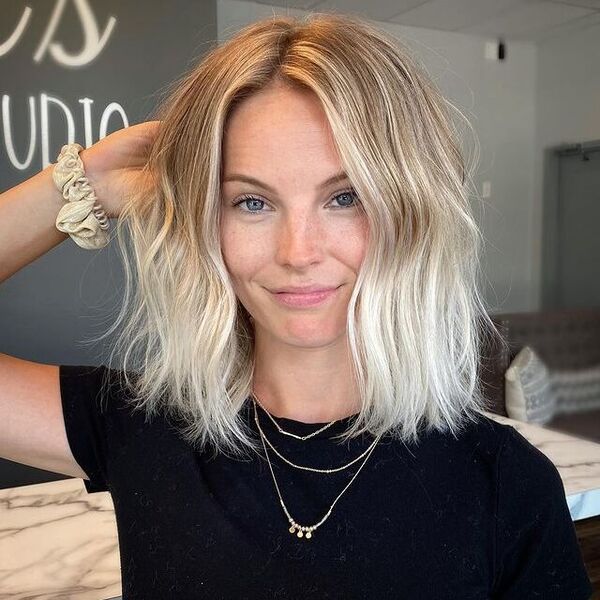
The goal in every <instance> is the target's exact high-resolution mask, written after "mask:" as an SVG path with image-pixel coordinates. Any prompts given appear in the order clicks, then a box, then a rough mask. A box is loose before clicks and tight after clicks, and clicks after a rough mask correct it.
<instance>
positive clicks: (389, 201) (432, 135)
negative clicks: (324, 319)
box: [102, 13, 501, 456]
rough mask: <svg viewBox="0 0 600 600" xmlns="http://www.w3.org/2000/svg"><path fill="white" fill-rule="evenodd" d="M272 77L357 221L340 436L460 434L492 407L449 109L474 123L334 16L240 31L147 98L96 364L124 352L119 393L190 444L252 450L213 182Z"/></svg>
mask: <svg viewBox="0 0 600 600" xmlns="http://www.w3.org/2000/svg"><path fill="white" fill-rule="evenodd" d="M271 83H284V84H286V85H289V86H290V88H291V89H298V90H303V91H306V90H310V91H312V92H313V93H314V94H315V95H316V97H317V98H318V100H319V101H320V103H321V105H322V107H323V110H324V112H325V114H326V117H327V120H328V123H329V125H330V127H331V131H332V134H333V138H334V143H335V146H336V149H337V151H338V153H339V156H340V159H341V162H342V164H343V168H344V170H345V171H346V173H347V174H348V176H349V179H350V181H351V183H352V186H353V187H354V189H355V190H356V192H357V194H358V196H359V198H360V203H361V206H362V208H363V209H364V211H365V214H366V216H367V219H368V224H369V243H368V247H367V250H366V255H365V258H364V260H363V263H362V265H361V268H360V271H359V273H358V275H357V279H356V283H355V287H354V289H353V292H352V295H351V299H350V301H349V305H348V311H347V340H348V344H349V349H350V351H351V357H352V368H353V372H354V374H355V376H356V381H357V384H358V387H359V390H360V392H361V394H360V395H361V408H360V412H359V413H358V415H357V418H356V419H355V420H353V423H352V426H351V427H350V428H349V429H348V430H347V431H346V432H345V433H343V434H341V435H340V436H338V439H339V440H340V442H344V441H347V440H348V439H349V438H351V437H355V436H358V435H360V434H362V433H364V432H368V433H370V434H372V435H379V434H383V433H387V434H390V435H392V436H393V437H394V438H396V439H400V440H402V441H403V442H411V441H412V442H418V440H419V432H420V431H421V430H422V428H423V427H424V428H425V430H432V429H436V430H438V431H450V432H451V433H452V435H456V434H458V433H459V432H460V430H461V429H462V428H463V427H464V425H465V424H466V423H467V421H475V420H476V419H477V416H478V415H481V414H482V411H484V410H487V409H488V406H487V405H486V402H487V401H486V399H485V397H484V395H483V393H482V391H481V389H480V387H479V384H478V366H479V358H480V352H479V351H480V346H481V344H482V341H483V340H484V338H485V336H492V337H495V338H496V339H500V334H499V332H498V330H497V329H496V328H495V325H494V323H493V322H492V321H491V319H490V317H489V316H488V314H487V312H486V309H485V307H484V304H483V301H482V298H481V296H480V293H479V290H478V276H479V274H480V273H479V258H478V257H479V252H480V248H481V243H482V235H481V233H480V231H479V229H478V227H477V225H476V222H475V220H474V218H473V215H472V212H471V207H470V196H474V197H477V196H476V192H475V190H474V186H473V185H472V183H471V175H470V174H471V169H472V168H473V166H474V164H475V163H473V164H472V165H471V166H470V167H469V168H466V167H465V161H464V160H463V156H462V152H461V149H460V139H459V135H458V133H457V128H456V125H455V123H454V122H453V119H452V117H453V115H454V116H458V117H459V118H462V119H463V120H464V121H465V122H466V123H467V125H468V126H469V127H471V126H470V125H469V123H468V120H467V119H466V117H464V116H463V115H462V113H461V112H460V111H459V110H458V109H457V108H456V107H454V106H453V105H452V104H451V103H450V102H448V101H447V100H446V99H445V98H444V97H443V96H442V95H441V93H440V92H439V91H438V90H437V89H436V87H435V86H434V85H433V83H432V82H431V81H430V79H429V78H428V76H427V74H426V71H425V69H424V68H423V67H421V66H419V65H418V64H417V62H416V61H415V60H414V59H413V58H411V56H410V53H409V52H408V51H407V49H406V48H404V47H403V46H402V44H401V43H400V42H399V41H398V40H397V39H395V38H393V37H390V36H388V35H387V34H385V33H383V32H382V31H380V30H378V29H377V28H375V27H374V26H372V25H370V24H369V23H368V22H366V21H364V20H362V19H360V18H358V17H355V16H350V15H341V14H331V13H308V14H307V15H305V16H303V17H289V16H274V17H271V18H268V19H265V20H261V21H257V22H254V23H252V24H250V25H248V26H246V27H244V28H243V29H241V30H239V31H238V32H237V33H236V34H235V35H234V36H233V37H232V38H231V39H229V40H228V41H227V42H225V43H223V44H216V45H215V46H213V47H211V48H210V49H209V51H208V52H207V53H206V54H205V55H204V56H203V57H202V59H201V60H200V61H199V62H198V63H197V64H196V65H194V66H193V68H191V69H189V71H187V72H186V73H184V74H183V75H182V77H181V78H180V79H178V80H177V81H176V82H175V83H174V85H173V88H172V90H170V92H169V94H168V96H167V97H166V100H164V101H163V102H162V103H161V105H160V106H159V108H158V110H157V113H156V116H157V119H159V120H160V121H161V123H160V126H159V131H158V134H157V136H156V138H155V141H154V144H153V146H152V148H151V150H150V156H149V161H148V164H147V165H146V170H147V174H148V175H149V176H151V177H152V178H153V181H154V183H155V186H154V189H153V190H152V192H151V193H149V194H148V193H146V194H143V195H142V194H137V195H134V196H133V197H131V198H130V199H128V200H127V201H126V203H125V205H124V206H123V207H122V210H121V213H120V215H119V218H118V221H117V226H116V231H117V236H118V240H119V247H120V249H121V252H122V256H123V259H124V265H125V275H126V289H125V294H124V297H123V304H122V306H121V310H120V312H119V315H118V317H117V320H116V321H115V323H114V324H113V325H112V326H111V328H110V329H109V330H108V331H107V332H106V334H104V336H106V335H109V334H111V333H113V332H115V331H118V332H119V336H118V339H117V341H116V343H115V345H114V348H113V350H112V352H111V355H110V360H111V363H112V358H113V356H114V354H115V353H117V352H118V353H120V354H122V358H123V366H122V368H123V370H122V371H121V370H120V371H119V372H120V373H121V374H122V375H123V376H124V378H125V381H126V385H127V386H128V387H129V388H130V389H131V390H132V391H133V392H134V393H133V394H132V395H131V398H129V399H128V402H131V403H132V404H133V405H134V406H135V408H136V409H145V410H146V414H147V415H150V416H151V415H154V414H155V413H156V412H157V411H158V410H159V409H164V410H165V411H166V413H167V415H169V416H173V417H175V418H176V419H177V420H178V428H179V429H180V430H181V433H182V434H183V436H184V438H185V440H186V441H187V442H188V443H190V444H192V445H193V446H195V447H198V448H204V447H205V445H206V444H209V443H210V444H211V445H212V446H213V447H214V448H215V450H216V451H221V452H225V453H227V452H231V453H233V454H234V455H237V456H239V455H241V454H242V453H244V451H245V450H247V449H252V450H255V451H257V450H259V449H260V447H259V445H258V444H257V443H256V442H255V440H254V439H252V436H251V435H249V434H250V430H249V429H248V428H247V427H246V426H245V424H244V422H243V420H242V419H241V417H240V409H241V408H242V406H243V405H244V402H245V401H246V399H247V398H248V396H249V395H250V394H251V392H252V379H253V372H254V334H253V324H252V321H251V320H250V315H249V314H248V312H247V311H246V309H245V308H244V306H243V305H242V304H241V303H240V302H239V300H238V299H237V297H236V295H235V293H234V290H233V287H232V284H231V281H230V277H229V274H228V271H227V269H226V266H225V263H224V259H223V256H222V253H221V245H220V236H219V223H220V205H221V187H220V186H221V175H222V167H221V163H222V142H223V135H224V131H225V130H226V126H227V121H228V117H229V116H230V114H231V112H232V110H233V109H234V108H235V107H236V105H238V104H239V103H240V102H243V100H244V99H245V98H248V97H249V96H251V95H252V94H254V93H256V92H258V91H259V90H263V89H264V88H265V87H266V86H268V85H269V84H271ZM471 129H472V128H471ZM476 150H477V154H478V146H477V145H476ZM475 160H477V159H475ZM125 234H127V237H128V240H126V239H125V238H126V235H125ZM128 245H129V246H130V248H128ZM129 252H130V254H131V256H129V254H128V253H129ZM104 336H102V337H104ZM500 341H501V340H500ZM128 365H133V368H131V369H129V368H128ZM133 375H135V376H134V377H132V376H133Z"/></svg>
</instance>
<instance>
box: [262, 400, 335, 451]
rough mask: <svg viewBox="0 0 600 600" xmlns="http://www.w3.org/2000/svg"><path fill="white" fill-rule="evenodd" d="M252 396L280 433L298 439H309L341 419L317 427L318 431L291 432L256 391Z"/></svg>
mask: <svg viewBox="0 0 600 600" xmlns="http://www.w3.org/2000/svg"><path fill="white" fill-rule="evenodd" d="M252 396H253V397H254V400H256V402H258V405H259V406H260V407H261V408H262V409H263V410H264V411H265V412H266V413H267V415H268V417H269V419H271V421H273V424H274V425H275V427H277V429H278V430H279V433H283V435H289V436H290V437H293V438H296V439H297V440H302V441H304V440H308V439H309V438H311V437H314V436H315V435H317V434H318V433H321V431H325V430H326V429H327V428H328V427H331V426H332V425H333V424H334V423H337V422H338V421H339V419H337V420H335V421H331V423H327V425H325V426H324V427H321V429H317V431H313V432H312V433H309V434H308V435H296V434H295V433H290V432H289V431H284V430H283V429H281V427H280V426H279V423H278V422H277V421H276V420H275V419H274V418H273V417H272V415H271V413H270V412H269V411H268V410H267V409H266V408H265V407H264V406H263V405H262V404H261V402H260V400H259V399H258V396H257V395H256V394H255V393H254V392H252Z"/></svg>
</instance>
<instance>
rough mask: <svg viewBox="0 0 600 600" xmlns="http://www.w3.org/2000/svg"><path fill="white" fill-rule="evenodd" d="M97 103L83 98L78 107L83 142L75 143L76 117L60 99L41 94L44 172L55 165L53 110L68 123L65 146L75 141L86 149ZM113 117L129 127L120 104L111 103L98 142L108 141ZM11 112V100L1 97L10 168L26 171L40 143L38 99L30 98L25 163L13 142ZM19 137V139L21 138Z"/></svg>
mask: <svg viewBox="0 0 600 600" xmlns="http://www.w3.org/2000/svg"><path fill="white" fill-rule="evenodd" d="M93 102H94V101H93V100H92V99H91V98H80V99H79V103H80V105H81V106H82V108H83V129H84V138H85V139H84V141H83V142H82V141H81V140H76V139H75V117H74V115H73V112H72V111H71V110H70V108H69V107H68V106H67V105H66V104H65V103H64V102H63V101H62V100H60V99H59V98H56V97H54V96H49V95H48V94H45V93H41V94H40V99H39V114H40V119H39V121H40V142H41V145H42V169H45V168H46V167H47V166H48V165H49V164H50V163H51V162H55V160H56V157H54V156H53V157H52V158H50V150H49V148H50V139H49V138H50V135H49V132H50V118H51V110H50V109H51V108H54V110H53V111H52V115H53V116H55V115H56V114H57V113H58V115H59V117H62V118H60V120H61V121H63V122H65V123H66V126H67V131H66V136H65V141H63V142H62V143H61V146H62V144H71V143H73V142H75V141H77V142H79V143H80V144H81V145H82V146H84V148H87V147H89V146H91V145H92V144H93V132H92V115H91V104H92V103H93ZM113 113H118V114H119V115H120V116H121V122H122V124H123V127H129V120H128V119H127V115H126V113H125V110H124V109H123V107H122V106H121V105H120V104H118V103H117V102H111V103H110V104H109V105H108V106H106V108H105V109H104V110H103V111H102V114H101V115H100V126H99V128H98V139H102V138H104V137H106V135H107V133H108V124H109V120H110V117H111V116H112V115H113ZM10 117H11V110H10V96H8V95H7V94H4V95H3V96H2V130H3V132H4V147H5V148H6V154H7V156H8V160H9V162H10V164H11V165H12V166H14V167H16V168H17V169H19V170H21V171H23V170H25V169H27V168H29V167H30V166H31V160H32V158H33V152H34V148H35V145H36V141H37V124H36V123H37V121H36V108H35V98H34V97H33V96H30V97H29V148H28V151H27V156H26V158H25V160H19V158H18V156H17V150H16V149H15V144H14V140H13V131H12V127H11V118H10ZM19 137H20V136H19Z"/></svg>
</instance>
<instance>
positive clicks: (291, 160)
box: [221, 86, 368, 403]
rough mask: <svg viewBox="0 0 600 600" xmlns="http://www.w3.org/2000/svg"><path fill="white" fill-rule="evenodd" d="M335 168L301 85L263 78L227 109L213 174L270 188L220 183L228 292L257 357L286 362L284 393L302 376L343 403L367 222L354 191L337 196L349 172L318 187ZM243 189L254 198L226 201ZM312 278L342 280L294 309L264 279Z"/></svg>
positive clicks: (325, 130) (282, 282)
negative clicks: (243, 315)
mask: <svg viewBox="0 0 600 600" xmlns="http://www.w3.org/2000/svg"><path fill="white" fill-rule="evenodd" d="M342 170H343V167H342V164H341V162H340V160H339V156H338V154H337V152H336V150H335V146H334V144H333V139H332V135H331V129H330V127H329V124H328V123H327V120H326V117H325V113H324V112H323V110H322V108H321V106H320V103H319V101H318V99H317V97H316V96H314V95H313V94H312V93H311V92H305V91H297V90H290V89H287V88H285V87H283V86H271V87H270V88H268V89H265V90H263V91H261V92H260V93H259V94H256V95H254V96H252V97H250V98H248V99H246V100H245V101H244V102H242V103H241V104H240V105H238V106H237V107H236V109H235V110H234V112H233V113H232V115H231V116H230V120H229V121H228V124H227V127H226V131H225V137H224V140H223V169H222V172H223V179H226V178H227V177H228V176H230V175H231V174H233V173H235V174H244V175H249V176H251V177H254V178H256V179H258V180H260V181H261V182H264V183H266V184H267V185H268V186H270V187H272V188H274V190H275V192H276V193H273V192H269V191H267V190H265V189H263V188H261V187H257V186H255V185H252V184H249V183H245V182H239V181H228V182H223V184H222V204H221V211H222V213H221V246H222V252H223V256H224V259H225V263H226V266H227V269H228V271H229V274H230V276H231V279H232V283H233V286H234V289H235V292H236V295H237V297H238V298H239V299H240V301H241V303H242V304H243V305H244V306H245V308H246V309H247V310H248V312H249V313H250V315H251V316H252V317H253V319H254V326H255V339H256V353H257V357H258V360H257V364H265V363H266V361H265V360H264V358H265V357H269V359H268V360H269V365H270V366H269V370H270V376H271V377H273V375H274V372H275V371H276V369H277V368H279V370H280V371H281V370H282V369H284V370H286V372H288V373H289V374H288V375H287V377H288V378H291V380H290V379H288V380H287V381H286V382H285V386H286V390H287V393H288V395H289V396H292V397H293V396H294V395H295V394H294V392H293V389H294V385H297V386H299V387H300V386H308V387H309V388H310V386H311V383H312V385H314V386H315V388H316V389H321V390H322V389H323V386H325V387H326V388H328V389H329V390H330V392H331V393H332V395H333V397H336V396H344V395H345V397H346V400H345V401H346V403H348V401H349V400H348V398H349V397H350V396H351V394H350V389H351V388H350V387H349V384H348V372H349V371H348V368H349V362H348V359H347V354H346V349H345V335H346V311H347V306H348V301H349V298H350V295H351V292H352V289H353V287H354V283H355V280H356V275H357V273H358V270H359V268H360V265H361V263H362V261H363V258H364V255H365V250H366V244H367V237H368V224H367V220H366V216H365V215H364V214H363V213H362V212H361V211H360V209H359V208H357V206H359V199H358V198H356V197H355V202H354V203H353V202H352V201H349V200H348V196H343V194H345V193H347V190H348V188H349V187H350V186H351V183H350V181H349V180H344V181H338V182H337V183H333V184H331V185H329V186H327V187H326V188H323V189H318V185H319V184H320V183H321V182H323V181H325V180H326V179H328V178H329V177H331V176H332V175H335V174H336V173H338V172H340V171H342ZM246 194H249V195H251V196H252V197H253V198H255V200H249V201H248V202H245V203H242V204H241V205H240V206H238V207H234V206H232V203H233V202H234V201H237V200H239V199H240V198H241V197H242V196H243V195H246ZM340 194H342V196H340ZM257 200H258V202H257ZM261 201H262V202H261ZM348 205H350V207H349V208H348ZM253 212H258V213H259V214H253ZM313 283H320V284H326V285H329V286H339V285H341V286H342V287H341V288H340V289H339V290H338V291H337V294H336V295H335V296H334V297H333V298H330V299H328V300H327V301H326V302H325V303H324V304H322V305H317V306H313V307H308V308H303V309H297V308H295V309H290V308H287V307H284V306H282V305H281V304H279V303H278V302H276V301H275V300H274V298H273V297H272V295H271V293H270V292H269V291H267V289H265V288H271V289H273V288H277V287H284V286H287V285H306V284H313ZM260 357H263V360H261V358H260ZM257 375H260V369H258V373H257ZM343 379H346V381H345V382H344V381H342V380H343ZM280 383H282V386H283V382H280ZM290 385H291V388H290ZM276 387H277V386H276Z"/></svg>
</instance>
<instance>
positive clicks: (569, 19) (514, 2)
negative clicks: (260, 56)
mask: <svg viewBox="0 0 600 600" xmlns="http://www.w3.org/2000/svg"><path fill="white" fill-rule="evenodd" d="M248 1H250V0H248ZM251 1H253V2H258V3H259V4H267V5H270V6H273V7H289V8H293V9H302V10H312V11H317V12H318V11H335V12H340V13H345V12H349V13H354V14H356V15H359V16H363V17H365V18H367V19H371V20H374V21H384V22H388V23H397V24H399V25H410V26H412V27H424V28H427V29H439V30H443V31H454V32H458V33H465V34H470V35H481V36H485V37H494V38H502V39H512V40H523V41H531V42H541V41H544V40H545V39H548V38H550V37H554V36H557V35H564V34H565V33H573V32H576V31H579V30H582V29H586V28H588V27H594V26H597V25H600V0H337V1H332V0H281V1H280V2H276V1H267V0H251Z"/></svg>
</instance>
